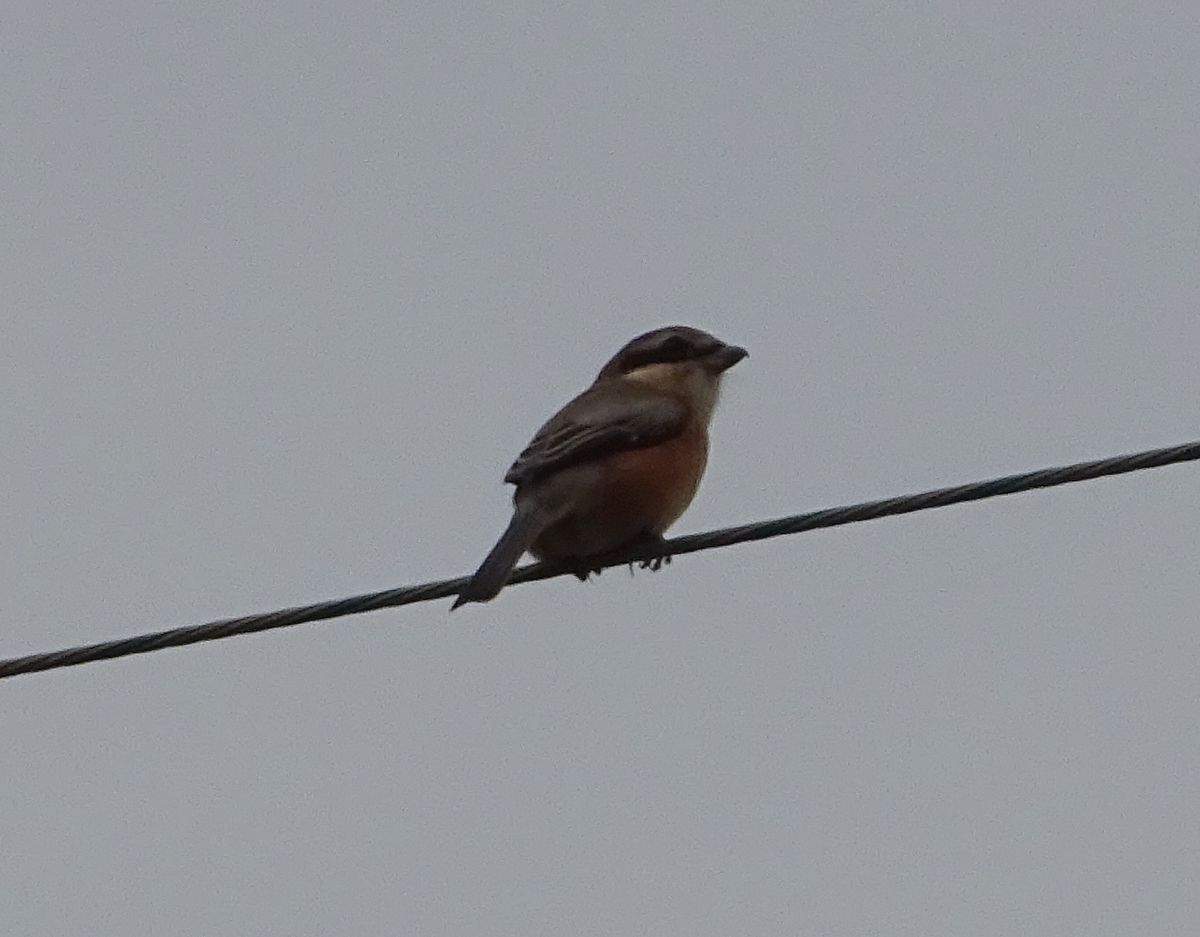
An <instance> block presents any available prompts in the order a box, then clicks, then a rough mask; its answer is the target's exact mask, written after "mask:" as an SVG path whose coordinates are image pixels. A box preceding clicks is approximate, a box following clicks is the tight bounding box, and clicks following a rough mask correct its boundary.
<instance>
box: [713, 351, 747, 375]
mask: <svg viewBox="0 0 1200 937" xmlns="http://www.w3.org/2000/svg"><path fill="white" fill-rule="evenodd" d="M749 354H750V352H748V351H746V349H745V348H742V347H741V346H740V345H722V346H721V347H720V348H718V349H717V350H716V351H714V352H713V353H712V354H710V355H709V356H708V358H709V361H710V362H712V370H713V371H714V372H715V373H716V374H720V373H722V372H723V371H728V370H729V369H730V368H732V367H733V366H734V365H735V364H737V363H738V362H739V361H741V360H742V359H743V358H745V357H746V356H747V355H749Z"/></svg>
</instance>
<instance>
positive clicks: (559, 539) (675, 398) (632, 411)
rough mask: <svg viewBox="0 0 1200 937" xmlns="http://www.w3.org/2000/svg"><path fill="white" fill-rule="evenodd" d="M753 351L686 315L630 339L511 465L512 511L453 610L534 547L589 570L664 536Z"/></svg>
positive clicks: (491, 588) (691, 488)
mask: <svg viewBox="0 0 1200 937" xmlns="http://www.w3.org/2000/svg"><path fill="white" fill-rule="evenodd" d="M747 355H748V352H747V351H746V349H745V348H742V347H740V346H738V345H730V344H727V343H725V342H723V341H721V340H720V339H718V338H715V337H714V336H712V335H710V334H709V333H708V332H704V331H702V330H700V329H697V328H692V327H690V326H686V325H671V326H666V327H664V328H658V329H654V330H652V331H649V332H645V333H643V334H642V335H638V336H637V337H635V338H633V339H631V340H630V341H628V342H626V343H625V345H623V346H622V347H621V349H620V350H619V351H618V352H617V353H616V354H615V355H613V356H612V357H611V358H610V359H609V360H608V361H607V362H606V363H605V365H604V367H602V368H601V369H600V372H599V374H598V375H597V376H596V379H595V380H594V381H593V382H592V384H591V385H590V386H589V387H587V389H586V390H584V391H583V392H582V393H581V394H579V395H578V396H577V397H575V398H574V399H572V400H571V401H570V402H569V403H567V404H566V405H565V406H564V407H563V408H562V409H561V410H559V411H558V412H557V413H555V414H554V416H552V417H550V419H549V420H547V421H546V422H545V423H544V424H543V425H542V427H541V428H540V429H539V430H538V431H537V432H536V433H535V434H534V436H533V439H532V440H531V441H530V443H529V445H527V446H526V447H525V449H524V450H523V451H522V452H521V453H520V455H518V456H517V459H516V461H515V462H513V464H512V466H511V467H510V468H509V470H508V472H507V473H506V474H505V476H504V480H505V482H507V483H510V484H512V485H515V486H516V490H515V491H514V492H513V513H512V519H511V520H510V521H509V524H508V527H507V528H506V529H505V531H504V533H503V534H501V535H500V539H499V540H498V541H496V545H495V546H494V547H492V549H491V551H490V552H489V553H488V554H487V556H486V557H485V558H484V560H483V562H482V563H481V564H480V565H479V568H478V570H476V572H475V574H474V575H473V576H472V577H471V579H470V580H469V581H468V582H467V584H466V585H465V586H464V587H463V589H462V591H461V592H460V593H459V594H458V597H457V598H456V599H455V601H454V604H453V605H452V606H451V610H452V611H453V610H454V609H456V608H458V607H459V606H461V605H465V604H466V603H468V602H487V601H489V600H491V599H493V598H495V596H496V595H497V594H498V593H499V592H500V590H501V589H502V588H504V585H505V584H506V583H507V582H508V580H509V577H510V576H511V575H512V571H513V569H514V568H515V567H516V564H517V561H518V560H520V558H521V556H522V555H523V554H524V553H526V552H527V551H528V552H529V553H532V554H533V556H534V557H536V558H537V559H539V560H544V561H553V562H558V563H561V564H563V565H564V566H565V567H566V568H567V569H569V570H571V571H572V572H574V573H575V575H576V576H578V577H579V578H580V579H587V577H588V575H589V574H590V573H591V572H596V573H599V571H600V570H599V569H598V568H597V567H596V563H595V558H596V557H598V556H601V555H604V554H610V553H612V552H613V551H616V550H623V549H634V548H637V547H643V546H644V547H649V546H652V545H655V544H661V543H662V535H663V533H664V532H665V531H666V530H667V528H668V527H670V526H671V525H672V524H673V523H674V522H675V521H676V520H678V519H679V517H680V515H682V514H683V512H684V511H685V510H687V507H688V505H689V504H691V501H692V498H693V497H694V496H695V494H696V489H697V488H698V487H699V484H700V478H701V476H702V475H703V474H704V469H705V466H706V465H707V462H708V426H709V422H710V421H711V420H712V416H713V410H714V409H715V407H716V405H717V399H718V396H719V394H720V388H721V379H722V377H723V376H724V374H725V372H726V371H728V370H729V369H730V368H732V367H733V366H734V365H735V364H737V363H738V362H739V361H741V360H742V359H743V358H745V357H746V356H747ZM664 559H665V561H666V562H670V558H669V557H665V558H664ZM662 562H663V560H661V559H660V560H654V561H649V562H647V563H644V564H643V566H646V567H648V568H650V569H654V570H657V569H658V568H659V567H660V566H661V564H662ZM631 568H632V567H631Z"/></svg>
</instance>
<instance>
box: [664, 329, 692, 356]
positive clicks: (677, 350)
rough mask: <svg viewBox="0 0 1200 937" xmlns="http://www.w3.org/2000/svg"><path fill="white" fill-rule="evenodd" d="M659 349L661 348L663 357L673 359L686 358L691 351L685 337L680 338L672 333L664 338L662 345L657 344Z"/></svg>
mask: <svg viewBox="0 0 1200 937" xmlns="http://www.w3.org/2000/svg"><path fill="white" fill-rule="evenodd" d="M659 349H660V350H661V352H662V354H663V357H665V358H671V359H675V360H679V359H681V358H687V357H688V356H690V355H691V353H692V346H691V343H690V342H688V340H687V339H686V338H682V337H680V336H678V335H672V336H671V337H670V338H666V339H664V340H663V343H662V345H660V346H659Z"/></svg>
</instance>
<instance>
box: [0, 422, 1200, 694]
mask: <svg viewBox="0 0 1200 937" xmlns="http://www.w3.org/2000/svg"><path fill="white" fill-rule="evenodd" d="M1197 459H1200V441H1197V442H1189V443H1184V444H1183V445H1179V446H1171V447H1169V448H1166V449H1151V450H1149V451H1146V452H1136V453H1132V454H1130V455H1121V456H1114V457H1113V458H1109V459H1100V460H1098V461H1095V462H1079V463H1076V464H1075V465H1066V466H1061V467H1058V468H1047V469H1040V470H1038V471H1036V472H1025V473H1023V474H1021V475H1007V476H1004V477H1003V478H993V479H990V480H989V481H981V482H973V483H971V484H968V485H958V486H956V487H953V488H937V489H934V490H932V491H922V492H919V493H917V494H910V495H903V496H901V497H898V498H887V499H885V500H882V501H865V502H863V503H861V504H851V505H847V506H845V507H836V508H826V509H825V510H823V511H814V512H812V513H809V514H793V515H791V516H789V517H780V518H776V519H775V520H768V521H759V522H757V523H754V524H744V525H742V526H740V527H725V528H722V529H720V530H712V531H708V532H707V533H700V534H690V535H688V536H686V537H676V538H674V539H673V540H666V541H664V542H663V543H662V544H661V545H660V546H656V547H654V548H653V549H647V550H641V551H639V552H638V553H636V554H621V555H617V554H614V555H613V556H610V557H603V558H601V559H600V560H599V561H598V562H597V563H596V566H598V567H601V568H608V567H610V566H620V565H623V564H625V563H629V562H637V561H639V560H651V559H655V558H658V557H664V556H680V555H682V554H684V553H695V552H697V551H699V550H709V549H712V548H714V547H726V546H731V545H732V544H735V543H748V542H750V541H752V540H765V539H767V538H768V537H778V536H781V535H783V534H798V533H803V532H804V531H808V530H817V529H819V528H823V527H838V526H841V525H842V524H857V523H859V522H861V521H869V520H874V519H876V518H880V517H891V516H893V515H896V514H911V513H913V512H914V511H926V510H929V509H930V508H941V507H946V506H947V505H951V504H961V503H963V502H966V501H978V500H980V499H982V498H995V497H997V496H999V495H1010V494H1016V493H1017V492H1021V491H1032V490H1033V489H1036V488H1052V487H1054V486H1056V485H1066V484H1070V483H1072V482H1080V481H1088V480H1090V479H1094V478H1102V477H1104V476H1106V475H1121V474H1124V473H1126V472H1137V471H1141V470H1142V469H1149V468H1158V467H1160V466H1164V465H1173V464H1175V463H1178V462H1192V461H1195V460H1197ZM567 572H569V570H567V569H566V568H564V567H562V566H560V565H557V564H550V563H533V564H531V565H529V566H523V567H521V568H520V569H518V570H517V571H516V572H515V573H514V574H513V576H512V579H511V580H510V584H516V583H522V582H534V581H536V580H539V579H549V578H551V577H552V576H561V575H563V574H564V573H567ZM468 578H469V577H466V576H462V577H459V578H457V579H440V580H437V581H434V582H426V583H422V584H420V585H416V586H403V587H401V588H399V589H388V590H386V591H384V592H370V593H367V594H365V595H356V596H351V597H349V598H345V599H335V600H333V601H330V602H318V603H316V604H315V605H303V606H298V607H296V608H286V609H280V610H279V611H275V612H266V613H265V614H261V615H246V616H244V617H242V618H226V619H222V620H220V621H212V622H208V623H206V624H203V625H193V626H191V627H186V628H172V629H170V630H168V631H156V632H152V633H150V634H141V635H137V636H135V637H132V638H122V639H120V640H117V641H105V642H102V643H100V644H85V645H82V646H80V647H73V648H67V649H65V650H61V651H50V652H48V653H44V654H30V655H29V656H27V657H14V658H12V659H10V660H0V679H4V678H5V677H15V676H17V675H18V674H24V673H36V672H38V671H42V670H53V669H55V668H58V667H73V666H75V665H76V664H87V663H91V662H92V661H98V660H109V659H111V658H114V657H126V656H128V655H130V654H145V653H147V652H149V651H157V650H160V649H162V648H166V647H180V646H182V645H185V644H196V643H198V642H200V641H215V640H217V639H218V638H228V637H232V636H233V635H237V634H253V633H254V632H257V631H270V630H271V629H273V628H286V627H290V626H291V625H301V624H306V623H308V622H313V621H325V620H327V619H330V618H340V617H342V616H343V615H358V614H360V613H362V612H373V611H376V610H378V609H381V608H394V607H396V606H400V605H411V604H413V603H414V602H428V601H431V600H433V599H444V598H448V597H450V596H452V595H457V594H458V592H459V590H461V589H462V587H463V586H464V585H466V583H467V580H468Z"/></svg>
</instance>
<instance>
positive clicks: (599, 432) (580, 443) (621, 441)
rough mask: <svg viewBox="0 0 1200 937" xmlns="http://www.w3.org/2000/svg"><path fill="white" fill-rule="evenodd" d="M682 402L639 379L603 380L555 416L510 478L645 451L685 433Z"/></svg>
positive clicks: (519, 478)
mask: <svg viewBox="0 0 1200 937" xmlns="http://www.w3.org/2000/svg"><path fill="white" fill-rule="evenodd" d="M687 418H688V411H687V406H686V404H684V403H683V401H681V400H677V399H676V398H674V397H670V396H668V395H666V394H663V393H662V392H661V391H656V390H654V389H652V388H649V387H644V386H643V385H641V384H637V383H635V382H633V381H601V382H600V383H598V384H593V385H592V386H591V387H589V388H588V389H587V390H585V391H584V392H583V393H582V394H580V395H579V396H578V397H576V398H575V399H574V400H572V401H571V402H570V403H569V404H567V405H566V406H565V407H563V408H562V409H561V410H559V411H558V413H556V414H554V416H552V417H551V418H550V419H549V420H547V421H546V423H545V425H544V426H543V427H542V428H541V429H539V430H538V431H537V433H536V434H535V435H534V437H533V440H532V441H531V442H530V443H529V445H528V446H526V447H525V450H524V451H523V452H522V453H521V454H520V455H519V456H517V461H515V462H514V463H513V464H512V467H511V468H510V469H509V470H508V473H507V474H506V475H505V476H504V480H505V481H506V482H512V483H513V484H514V485H520V484H524V483H525V482H528V481H533V480H535V479H537V478H541V477H542V476H543V475H546V474H548V473H550V472H556V471H558V470H560V469H564V468H567V467H568V466H571V465H578V464H579V463H580V462H586V461H587V460H589V459H594V458H598V457H600V456H602V455H608V454H609V453H612V452H620V451H622V450H625V449H640V448H642V447H643V446H652V445H654V444H655V443H659V442H663V441H665V440H667V439H670V438H672V437H673V436H676V435H678V434H679V433H680V432H682V430H683V428H684V427H685V426H686V425H687Z"/></svg>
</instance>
